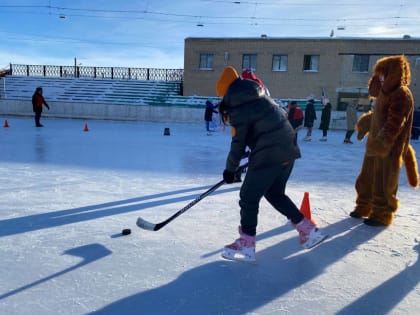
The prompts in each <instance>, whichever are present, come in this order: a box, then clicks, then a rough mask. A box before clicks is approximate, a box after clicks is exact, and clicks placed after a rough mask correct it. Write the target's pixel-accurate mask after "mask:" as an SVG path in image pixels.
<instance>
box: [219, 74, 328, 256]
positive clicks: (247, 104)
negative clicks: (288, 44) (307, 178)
mask: <svg viewBox="0 0 420 315" xmlns="http://www.w3.org/2000/svg"><path fill="white" fill-rule="evenodd" d="M216 91H217V95H218V96H221V97H223V99H222V101H221V103H220V105H219V113H220V114H221V115H222V121H223V122H224V123H227V122H229V124H230V125H231V129H232V130H231V135H232V141H231V147H230V152H229V154H228V157H227V161H226V168H225V170H224V172H223V178H224V180H225V181H226V183H232V182H233V181H234V179H235V170H236V169H237V167H238V166H239V163H240V160H241V158H242V156H243V155H244V152H245V148H246V147H247V146H248V147H249V148H250V149H251V153H250V155H249V164H248V171H247V173H246V176H245V178H244V180H243V183H242V186H241V190H240V201H239V206H240V215H241V220H240V226H239V238H238V239H236V240H235V241H234V242H233V243H231V244H229V245H226V246H225V247H224V249H223V252H222V256H223V257H224V258H227V259H233V260H245V261H254V260H255V235H256V229H257V218H258V209H259V203H260V200H261V198H262V197H265V198H266V199H267V200H268V202H269V203H270V204H271V205H272V206H273V207H274V208H275V209H276V210H277V211H279V212H280V213H281V214H283V215H284V216H286V217H287V218H288V219H289V220H290V221H291V222H292V224H293V226H294V227H295V228H296V230H297V231H298V233H299V236H300V244H301V245H302V246H303V247H304V248H310V247H313V246H315V245H317V244H318V243H320V242H322V241H323V240H324V239H325V238H326V236H325V235H324V234H323V233H321V231H320V230H319V229H318V228H317V227H316V226H315V225H314V224H313V223H312V222H311V221H310V220H308V219H306V218H305V217H304V216H303V215H302V213H301V212H300V211H299V209H298V208H297V207H296V205H295V204H294V203H293V201H292V200H291V199H290V198H289V197H288V196H287V195H286V194H285V190H286V184H287V181H288V179H289V176H290V174H291V172H292V169H293V165H294V161H295V159H297V158H299V157H300V150H299V148H298V146H297V143H296V137H295V131H294V130H293V127H292V126H291V125H290V123H289V122H288V120H287V115H286V113H285V111H284V110H282V109H281V108H280V107H279V106H278V105H277V104H276V103H275V102H274V100H273V99H272V98H270V97H269V96H267V95H266V93H265V91H264V89H263V87H261V86H260V85H259V84H258V83H257V82H255V81H253V80H248V79H242V78H240V77H239V75H238V74H237V72H236V70H235V69H234V68H233V67H227V68H225V70H224V71H223V73H222V74H221V76H220V78H219V80H218V81H217V85H216Z"/></svg>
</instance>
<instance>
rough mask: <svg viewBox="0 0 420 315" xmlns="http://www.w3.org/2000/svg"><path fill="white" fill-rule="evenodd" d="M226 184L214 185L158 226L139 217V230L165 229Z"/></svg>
mask: <svg viewBox="0 0 420 315" xmlns="http://www.w3.org/2000/svg"><path fill="white" fill-rule="evenodd" d="M246 167H248V163H246V164H244V165H241V166H240V167H239V168H238V169H237V171H236V172H237V173H240V172H242V170H244V169H245V168H246ZM224 183H225V181H224V180H221V181H220V182H218V183H217V184H216V185H214V186H213V187H211V188H209V190H207V191H205V192H204V193H202V194H201V195H200V196H198V197H197V198H195V199H194V200H193V201H191V202H190V203H189V204H187V205H186V206H185V207H184V208H182V209H181V210H179V211H177V212H176V213H175V214H173V215H172V216H170V217H169V218H167V219H166V220H164V221H162V222H160V223H156V224H155V223H151V222H149V221H146V220H144V219H143V218H141V217H138V218H137V222H136V224H137V226H138V227H139V228H142V229H144V230H148V231H158V230H160V229H161V228H163V227H164V226H165V225H166V224H168V223H169V222H171V221H172V220H174V219H175V218H177V217H178V216H180V215H181V214H183V213H184V212H185V211H187V210H188V209H190V208H191V207H192V206H194V205H195V204H197V203H198V202H199V201H200V200H202V199H204V198H205V197H207V196H208V195H210V194H211V193H212V192H213V191H215V190H216V189H217V188H219V187H220V186H222V185H223V184H224Z"/></svg>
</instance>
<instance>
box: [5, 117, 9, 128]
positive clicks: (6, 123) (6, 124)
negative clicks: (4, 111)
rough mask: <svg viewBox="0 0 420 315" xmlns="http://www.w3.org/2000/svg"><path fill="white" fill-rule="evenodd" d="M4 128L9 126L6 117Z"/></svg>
mask: <svg viewBox="0 0 420 315" xmlns="http://www.w3.org/2000/svg"><path fill="white" fill-rule="evenodd" d="M4 128H9V123H8V122H7V119H6V120H5V121H4Z"/></svg>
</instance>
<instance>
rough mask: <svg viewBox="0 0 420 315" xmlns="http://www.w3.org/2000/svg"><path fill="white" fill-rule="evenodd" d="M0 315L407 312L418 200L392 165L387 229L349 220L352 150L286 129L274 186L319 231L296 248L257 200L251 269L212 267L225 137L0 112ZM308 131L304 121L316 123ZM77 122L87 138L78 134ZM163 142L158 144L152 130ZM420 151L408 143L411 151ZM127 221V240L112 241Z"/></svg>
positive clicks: (355, 162)
mask: <svg viewBox="0 0 420 315" xmlns="http://www.w3.org/2000/svg"><path fill="white" fill-rule="evenodd" d="M6 119H7V121H8V124H9V128H2V129H1V130H0V150H1V153H0V180H1V186H0V192H1V197H0V237H1V239H0V257H1V259H0V314H4V315H50V314H51V315H61V314H63V315H64V314H65V315H79V314H110V315H119V314H121V315H127V314H181V315H185V314H200V315H201V314H211V315H213V314H226V315H240V314H254V315H255V314H258V315H267V314H270V315H275V314H418V313H419V304H420V285H419V280H420V266H419V257H418V256H419V247H420V245H419V242H420V236H419V228H420V216H419V211H420V192H419V190H414V189H412V188H410V187H409V186H408V185H407V183H406V179H405V169H404V168H403V169H402V172H401V180H400V188H399V192H398V197H399V199H400V204H401V206H400V209H399V210H398V212H397V216H396V219H395V222H394V224H393V225H392V226H390V227H388V228H374V227H369V226H365V225H364V224H363V223H362V221H360V220H357V219H353V218H350V217H349V216H348V213H349V212H350V211H351V210H352V209H353V207H354V200H355V191H354V183H355V180H356V177H357V175H358V172H359V170H360V167H361V163H362V159H363V154H364V146H365V142H357V140H356V137H355V136H353V140H354V142H355V143H354V144H353V145H345V144H343V139H344V134H345V131H330V132H329V135H328V141H327V142H320V141H318V139H319V138H321V132H320V131H319V130H315V131H314V137H313V140H312V142H303V141H302V140H301V139H302V138H303V135H304V132H303V131H301V132H300V134H299V145H300V148H301V151H302V158H301V159H299V160H298V161H297V162H296V164H295V168H294V171H293V173H292V176H291V178H290V181H289V184H288V187H287V193H288V195H289V196H290V197H291V198H292V199H293V200H294V201H295V202H296V204H297V205H298V206H300V203H301V201H302V197H303V195H304V192H309V194H310V203H311V212H312V215H313V218H314V219H315V220H316V221H317V222H318V224H319V226H320V227H321V228H322V229H323V230H325V232H326V233H328V234H329V235H330V237H329V238H328V239H327V240H326V241H325V242H324V243H323V244H321V245H320V246H318V247H315V248H313V249H311V250H303V249H302V248H301V247H300V245H299V243H298V234H297V232H296V231H295V230H294V229H293V228H292V226H291V225H290V223H288V222H287V220H286V218H284V217H282V216H281V215H280V214H279V213H278V212H276V211H275V210H273V209H272V208H271V206H270V205H269V204H268V203H267V202H266V201H265V200H263V201H262V202H261V207H260V214H259V225H258V229H257V231H258V235H257V262H256V263H254V264H247V263H238V262H231V261H226V260H223V259H222V258H221V257H220V250H221V248H222V247H223V246H224V245H225V244H227V243H230V242H232V241H233V240H234V239H235V238H236V237H237V226H238V224H239V209H238V192H239V187H240V184H232V185H224V186H222V187H221V188H219V189H218V190H217V191H216V192H215V193H213V194H212V195H210V196H208V197H207V198H205V199H203V200H202V201H200V202H199V203H198V204H196V205H195V206H194V207H192V208H191V209H189V210H188V211H187V212H185V213H184V214H183V215H181V216H180V217H178V218H177V219H176V220H174V221H173V222H171V223H170V224H168V225H167V226H165V227H164V228H163V229H161V230H160V231H157V232H152V231H146V230H141V229H139V228H138V227H136V224H135V223H136V219H137V217H138V216H141V217H143V218H145V219H147V220H150V221H152V222H160V221H163V220H164V219H166V218H167V217H169V216H170V215H172V214H173V213H175V212H177V211H178V210H179V209H181V208H183V207H184V206H185V205H186V204H188V203H189V202H190V201H192V200H194V198H196V197H197V196H198V195H200V194H201V193H203V192H204V191H205V190H207V189H208V188H210V187H211V186H212V185H214V184H216V183H217V182H219V181H220V180H221V179H222V175H221V174H222V172H223V169H224V164H225V159H226V155H227V152H228V151H229V146H230V133H229V130H226V131H224V132H223V131H221V130H219V131H217V132H215V133H214V134H213V135H212V136H207V135H206V132H205V127H204V121H203V124H173V123H171V124H164V123H145V122H116V121H95V120H92V121H84V120H65V119H51V118H43V119H42V123H43V124H44V125H45V127H43V128H35V127H34V121H33V118H16V117H2V123H3V121H4V120H6ZM318 123H319V122H318ZM85 124H87V125H88V128H89V131H83V129H84V126H85ZM165 128H170V135H169V136H164V134H163V133H164V129H165ZM413 147H414V148H415V149H416V151H417V158H419V153H420V143H418V142H417V143H413ZM125 228H130V229H131V230H132V233H131V235H127V236H122V235H121V231H122V229H125Z"/></svg>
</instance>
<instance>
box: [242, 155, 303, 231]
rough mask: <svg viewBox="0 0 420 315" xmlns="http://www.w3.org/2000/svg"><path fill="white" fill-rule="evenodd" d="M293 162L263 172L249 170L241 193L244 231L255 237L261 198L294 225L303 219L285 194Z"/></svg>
mask: <svg viewBox="0 0 420 315" xmlns="http://www.w3.org/2000/svg"><path fill="white" fill-rule="evenodd" d="M293 164H294V163H293V162H290V163H289V164H287V165H283V166H282V165H279V166H275V167H271V168H268V169H262V170H256V171H254V170H248V173H247V174H246V176H245V179H244V182H243V184H242V187H241V191H240V201H239V206H240V207H241V227H242V231H243V232H244V233H245V234H247V235H251V236H254V235H256V230H257V224H258V211H259V203H260V201H261V198H262V197H263V196H264V197H265V198H266V199H267V201H268V202H269V203H270V204H271V205H272V206H273V207H274V208H275V209H276V210H277V211H279V212H280V213H281V214H283V215H284V216H286V217H287V218H288V219H289V220H291V221H292V223H295V224H296V223H299V222H300V221H301V220H302V219H303V215H302V213H301V212H300V211H299V209H298V208H297V207H296V205H295V204H294V203H293V201H292V200H290V198H289V197H288V196H287V195H286V194H285V190H286V184H287V181H288V179H289V176H290V173H291V172H292V169H293Z"/></svg>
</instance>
